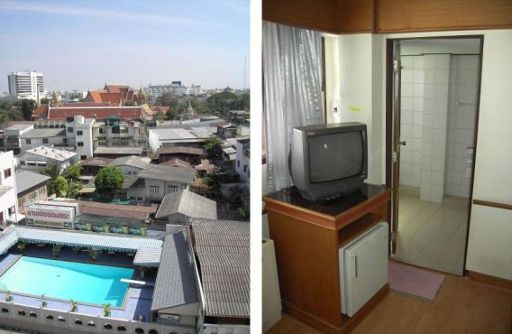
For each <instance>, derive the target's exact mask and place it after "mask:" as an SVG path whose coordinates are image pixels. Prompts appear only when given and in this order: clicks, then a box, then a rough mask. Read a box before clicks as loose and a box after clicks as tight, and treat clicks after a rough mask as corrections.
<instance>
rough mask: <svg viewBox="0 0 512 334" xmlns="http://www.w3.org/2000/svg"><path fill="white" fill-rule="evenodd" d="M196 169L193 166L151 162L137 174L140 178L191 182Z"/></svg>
mask: <svg viewBox="0 0 512 334" xmlns="http://www.w3.org/2000/svg"><path fill="white" fill-rule="evenodd" d="M195 175H196V171H195V170H194V169H192V168H182V167H173V166H166V165H155V164H149V165H148V166H146V168H144V169H143V170H142V171H140V172H139V174H138V175H137V176H138V177H139V178H143V179H152V180H161V181H167V182H178V183H184V184H189V183H190V182H192V181H193V180H194V177H195Z"/></svg>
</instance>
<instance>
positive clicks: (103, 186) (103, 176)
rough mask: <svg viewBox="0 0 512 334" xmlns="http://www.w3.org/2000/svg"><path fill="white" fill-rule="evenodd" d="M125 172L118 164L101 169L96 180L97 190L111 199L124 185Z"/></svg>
mask: <svg viewBox="0 0 512 334" xmlns="http://www.w3.org/2000/svg"><path fill="white" fill-rule="evenodd" d="M123 182H124V175H123V172H122V171H121V170H120V169H119V168H118V167H116V166H107V167H103V168H102V169H100V171H99V172H98V174H97V175H96V179H95V180H94V185H95V186H96V191H97V192H98V193H100V194H101V195H104V196H107V197H108V198H110V199H113V198H115V197H116V196H117V195H118V194H119V192H120V191H121V189H122V187H123Z"/></svg>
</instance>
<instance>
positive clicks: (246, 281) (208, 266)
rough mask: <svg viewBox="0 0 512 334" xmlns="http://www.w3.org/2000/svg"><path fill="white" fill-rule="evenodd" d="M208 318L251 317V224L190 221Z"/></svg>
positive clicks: (201, 220)
mask: <svg viewBox="0 0 512 334" xmlns="http://www.w3.org/2000/svg"><path fill="white" fill-rule="evenodd" d="M190 223H191V226H192V233H193V240H194V249H195V253H196V255H197V257H198V259H199V261H198V262H199V266H200V273H201V281H202V286H203V290H204V297H205V305H206V316H210V317H225V318H244V319H245V318H249V317H250V225H249V222H241V221H229V220H216V219H203V218H191V219H190Z"/></svg>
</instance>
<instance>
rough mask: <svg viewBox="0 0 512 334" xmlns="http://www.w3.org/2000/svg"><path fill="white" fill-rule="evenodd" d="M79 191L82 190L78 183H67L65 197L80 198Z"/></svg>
mask: <svg viewBox="0 0 512 334" xmlns="http://www.w3.org/2000/svg"><path fill="white" fill-rule="evenodd" d="M80 190H82V185H81V184H80V183H77V182H69V183H68V189H67V192H66V197H68V198H78V196H80Z"/></svg>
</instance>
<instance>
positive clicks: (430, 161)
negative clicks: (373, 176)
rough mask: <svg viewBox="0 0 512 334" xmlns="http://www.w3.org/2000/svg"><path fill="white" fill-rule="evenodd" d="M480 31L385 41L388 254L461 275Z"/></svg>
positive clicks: (473, 142)
mask: <svg viewBox="0 0 512 334" xmlns="http://www.w3.org/2000/svg"><path fill="white" fill-rule="evenodd" d="M482 45H483V37H482V36H460V37H453V38H452V37H437V38H414V39H397V40H389V41H388V69H390V71H389V72H388V81H387V82H388V94H387V98H388V103H387V106H388V117H387V123H388V124H387V129H388V131H387V134H388V140H387V155H388V159H387V174H388V175H387V176H388V177H387V181H388V185H390V186H391V188H392V203H391V206H392V208H391V209H392V210H391V212H392V217H391V219H392V230H393V231H392V232H393V233H392V247H391V249H392V257H393V258H394V259H396V260H398V261H401V262H405V263H408V264H412V265H416V266H420V267H425V268H429V269H434V270H437V271H442V272H447V273H451V274H456V275H463V274H464V266H465V257H466V247H467V235H468V230H469V226H468V225H469V215H470V208H471V206H470V203H471V194H472V186H473V170H474V156H475V152H476V136H477V124H478V105H479V95H480V94H479V92H480V73H481V58H482Z"/></svg>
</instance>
